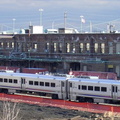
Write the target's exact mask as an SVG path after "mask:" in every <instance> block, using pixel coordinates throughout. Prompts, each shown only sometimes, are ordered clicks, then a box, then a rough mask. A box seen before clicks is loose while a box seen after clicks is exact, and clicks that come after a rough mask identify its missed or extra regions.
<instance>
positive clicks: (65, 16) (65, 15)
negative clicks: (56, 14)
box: [64, 12, 67, 28]
mask: <svg viewBox="0 0 120 120" xmlns="http://www.w3.org/2000/svg"><path fill="white" fill-rule="evenodd" d="M66 19H67V12H65V13H64V28H66Z"/></svg>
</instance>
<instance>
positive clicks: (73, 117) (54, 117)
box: [0, 101, 120, 120]
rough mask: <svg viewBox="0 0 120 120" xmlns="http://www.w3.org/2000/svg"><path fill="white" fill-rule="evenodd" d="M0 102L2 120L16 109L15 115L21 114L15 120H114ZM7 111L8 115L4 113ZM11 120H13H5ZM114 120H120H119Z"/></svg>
mask: <svg viewBox="0 0 120 120" xmlns="http://www.w3.org/2000/svg"><path fill="white" fill-rule="evenodd" d="M7 103H9V104H8V107H7V105H6V102H3V101H0V120H3V119H2V116H3V115H4V116H6V115H7V114H8V113H9V112H10V111H11V113H13V112H12V110H13V108H14V113H15V112H16V111H18V110H20V111H19V114H18V117H17V119H15V120H113V119H112V118H104V119H103V118H102V117H103V114H96V113H89V112H85V111H77V110H68V109H61V108H58V107H50V106H48V107H45V106H39V105H31V104H26V103H17V104H16V106H15V107H14V105H15V103H11V102H7ZM6 110H7V111H6ZM5 111H6V113H4V112H5ZM5 120H11V119H5ZM114 120H120V119H119V118H118V119H117V118H116V119H114Z"/></svg>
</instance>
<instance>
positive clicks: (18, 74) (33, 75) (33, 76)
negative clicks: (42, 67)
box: [0, 72, 66, 80]
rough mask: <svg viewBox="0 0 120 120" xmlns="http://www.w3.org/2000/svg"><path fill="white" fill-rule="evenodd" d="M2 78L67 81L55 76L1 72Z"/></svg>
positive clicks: (64, 78)
mask: <svg viewBox="0 0 120 120" xmlns="http://www.w3.org/2000/svg"><path fill="white" fill-rule="evenodd" d="M1 76H13V77H21V78H22V77H24V78H41V79H42V78H44V79H53V80H66V77H60V76H53V75H39V74H29V73H4V72H0V77H1Z"/></svg>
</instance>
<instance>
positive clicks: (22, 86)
mask: <svg viewBox="0 0 120 120" xmlns="http://www.w3.org/2000/svg"><path fill="white" fill-rule="evenodd" d="M25 82H26V81H25V78H21V89H25Z"/></svg>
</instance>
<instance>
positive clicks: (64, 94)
mask: <svg viewBox="0 0 120 120" xmlns="http://www.w3.org/2000/svg"><path fill="white" fill-rule="evenodd" d="M67 83H68V80H66V81H61V97H62V99H64V100H66V99H67V98H68V97H67V96H68V92H67Z"/></svg>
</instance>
